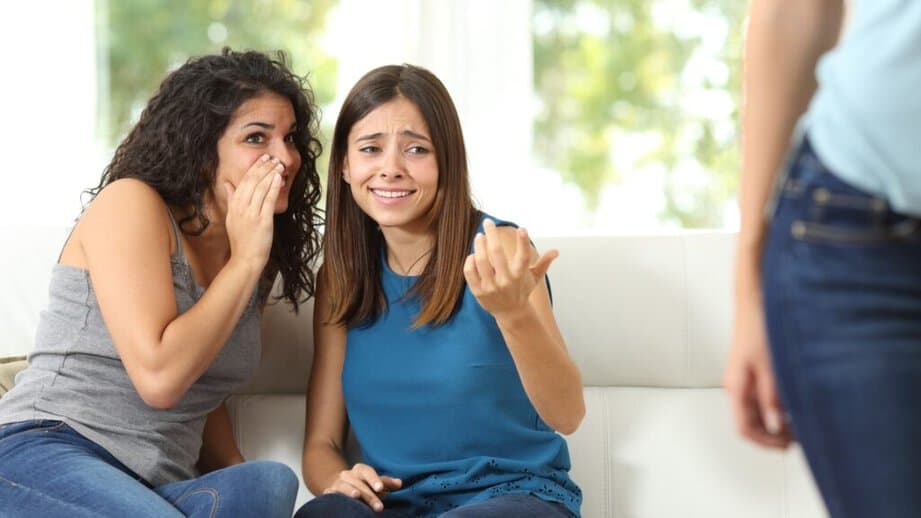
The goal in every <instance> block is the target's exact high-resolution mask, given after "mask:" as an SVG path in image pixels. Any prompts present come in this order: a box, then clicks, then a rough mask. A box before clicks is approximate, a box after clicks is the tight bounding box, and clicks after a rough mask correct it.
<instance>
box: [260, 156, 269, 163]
mask: <svg viewBox="0 0 921 518" xmlns="http://www.w3.org/2000/svg"><path fill="white" fill-rule="evenodd" d="M269 158H271V157H270V156H269V155H262V156H261V157H259V160H262V161H263V162H268V161H269Z"/></svg>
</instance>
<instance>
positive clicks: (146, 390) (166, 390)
mask: <svg viewBox="0 0 921 518" xmlns="http://www.w3.org/2000/svg"><path fill="white" fill-rule="evenodd" d="M141 378H142V379H140V380H133V381H134V388H135V390H137V393H138V396H140V398H141V400H142V401H143V402H144V404H146V405H147V406H149V407H150V408H153V409H156V410H172V409H173V408H175V407H176V405H178V404H179V401H181V400H182V397H183V396H185V389H184V388H183V387H179V386H178V385H177V384H176V383H170V382H169V381H167V380H166V379H164V378H165V376H163V375H158V374H155V373H148V374H146V375H144V376H141Z"/></svg>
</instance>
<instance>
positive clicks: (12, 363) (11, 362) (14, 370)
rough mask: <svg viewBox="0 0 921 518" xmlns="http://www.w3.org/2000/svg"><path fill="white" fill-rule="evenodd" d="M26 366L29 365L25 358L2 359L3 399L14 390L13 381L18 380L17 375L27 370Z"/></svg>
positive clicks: (0, 375)
mask: <svg viewBox="0 0 921 518" xmlns="http://www.w3.org/2000/svg"><path fill="white" fill-rule="evenodd" d="M26 365H28V363H26V357H25V356H12V357H8V358H0V397H3V395H4V394H6V393H7V392H9V391H10V389H11V388H13V381H14V380H15V379H16V374H18V373H19V371H21V370H22V369H25V368H26Z"/></svg>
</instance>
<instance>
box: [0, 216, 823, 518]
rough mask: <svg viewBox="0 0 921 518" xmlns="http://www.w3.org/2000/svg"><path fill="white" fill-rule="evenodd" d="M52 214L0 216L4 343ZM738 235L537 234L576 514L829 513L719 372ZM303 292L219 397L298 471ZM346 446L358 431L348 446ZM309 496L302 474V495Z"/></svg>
mask: <svg viewBox="0 0 921 518" xmlns="http://www.w3.org/2000/svg"><path fill="white" fill-rule="evenodd" d="M65 237H66V230H65V229H62V228H29V227H0V249H2V250H3V253H2V255H0V271H4V272H7V279H6V281H5V286H4V289H3V290H0V323H2V329H3V337H2V338H0V356H12V355H21V354H26V353H28V351H29V350H30V349H31V344H32V338H33V337H34V333H35V324H36V322H37V319H38V312H39V311H40V310H41V309H42V308H43V306H44V304H45V302H46V300H47V284H48V278H49V276H50V268H51V265H52V264H53V263H54V261H55V259H56V257H57V254H58V251H59V249H60V246H61V244H62V243H63V240H64V238H65ZM734 240H735V236H734V234H732V233H727V232H681V233H677V234H672V235H655V236H580V237H562V238H537V239H535V242H536V244H537V246H538V248H539V249H541V250H546V249H549V248H557V249H559V250H560V257H559V259H557V260H556V262H554V264H553V265H552V266H551V269H550V277H551V283H552V289H553V298H554V313H555V315H556V318H557V320H558V322H559V324H560V328H561V329H562V331H563V334H564V336H565V338H566V341H567V344H568V347H569V350H570V352H571V354H572V356H573V357H574V358H575V360H576V362H577V363H578V364H579V366H580V369H581V371H582V375H583V380H584V383H585V398H586V417H585V420H584V422H583V424H582V426H581V427H580V428H579V430H578V431H576V433H574V434H573V435H571V436H569V437H568V438H567V440H568V442H569V447H570V453H571V457H572V463H573V469H572V475H573V478H574V479H575V480H576V482H578V483H579V484H580V485H581V486H582V488H583V491H584V493H585V495H584V497H585V503H584V505H583V515H584V516H585V517H586V518H596V517H604V518H613V517H618V518H646V517H649V518H653V517H665V516H683V517H707V518H720V517H734V518H735V517H744V518H749V517H751V518H760V517H764V518H768V517H771V518H781V517H785V518H813V517H821V516H825V512H824V511H823V509H822V507H821V505H820V503H819V499H818V496H817V494H816V492H815V489H814V487H813V483H812V480H811V478H810V476H809V474H808V471H807V470H806V468H805V465H804V463H803V460H802V457H801V455H800V453H799V451H798V450H797V449H795V448H794V449H791V450H790V451H788V452H783V453H778V452H773V451H766V450H762V449H759V448H757V447H755V446H752V445H750V444H748V443H746V442H744V441H742V440H741V439H739V438H738V437H737V436H736V435H735V433H734V431H733V427H732V424H731V421H730V416H729V408H728V402H727V400H726V396H725V394H724V392H723V390H722V389H721V388H720V380H721V376H722V370H723V366H724V358H725V356H726V350H727V347H728V343H729V326H730V318H731V306H730V302H731V297H730V283H731V269H732V254H733V246H734ZM311 312H312V304H311V303H309V302H308V303H307V304H304V305H303V306H302V308H301V312H300V314H298V315H294V314H293V313H292V312H291V311H290V310H289V309H288V307H287V306H286V305H284V304H276V305H272V306H269V307H268V308H267V309H266V312H265V314H264V319H263V346H264V351H263V358H262V365H261V366H260V369H259V371H258V372H257V374H256V376H255V378H254V379H253V381H252V382H251V383H250V384H249V385H248V386H247V387H246V388H244V389H243V390H241V391H240V393H239V394H238V395H236V396H234V397H233V398H231V400H230V405H229V407H230V411H231V415H232V418H233V420H234V423H235V434H236V437H237V441H238V443H239V444H240V447H241V449H242V451H243V453H244V455H245V456H246V457H247V458H251V459H257V458H266V459H275V460H280V461H283V462H286V463H288V464H289V465H291V466H292V467H293V468H294V469H295V471H297V472H299V471H300V454H301V441H302V436H303V427H304V396H303V394H304V388H305V387H306V383H307V379H308V376H309V372H310V360H311V355H312V336H311V334H312V331H311ZM353 450H354V445H353ZM309 497H310V495H309V493H308V492H307V490H306V488H304V487H303V486H302V488H301V492H300V494H299V498H298V501H299V502H302V501H304V500H306V499H307V498H309Z"/></svg>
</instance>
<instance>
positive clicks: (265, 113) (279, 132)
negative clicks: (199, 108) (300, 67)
mask: <svg viewBox="0 0 921 518" xmlns="http://www.w3.org/2000/svg"><path fill="white" fill-rule="evenodd" d="M295 127H296V118H295V117H294V108H293V107H292V106H291V102H290V101H289V100H288V99H286V98H285V97H282V96H281V95H278V94H276V93H273V92H263V93H260V94H258V95H256V96H255V97H251V98H250V99H247V100H246V101H244V102H243V104H241V105H240V107H239V108H237V110H236V111H235V112H234V114H233V116H232V117H231V118H230V122H229V123H228V124H227V128H226V129H225V130H224V134H223V135H221V138H220V139H218V141H217V157H218V166H217V172H216V174H215V184H214V196H215V197H216V198H217V200H218V203H219V204H220V206H222V207H226V206H227V200H226V197H227V194H226V191H225V190H224V187H223V183H224V182H225V181H226V182H230V184H231V185H232V186H233V187H234V188H236V187H237V185H239V183H240V181H241V180H242V179H243V176H244V175H245V174H246V172H247V171H248V170H249V168H250V167H251V166H252V165H253V164H254V163H255V162H256V160H258V159H259V157H261V156H262V155H264V154H267V155H270V156H272V157H275V158H278V159H279V160H280V161H281V163H282V164H284V166H285V169H284V171H283V172H282V179H283V180H284V184H283V185H282V188H281V193H280V194H279V195H278V201H277V202H276V203H275V213H276V214H280V213H282V212H285V211H286V210H288V194H289V193H290V192H291V184H292V183H293V182H294V176H295V175H296V174H297V172H298V170H299V169H300V168H301V155H300V153H298V151H297V148H296V147H295V146H294V130H295Z"/></svg>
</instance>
